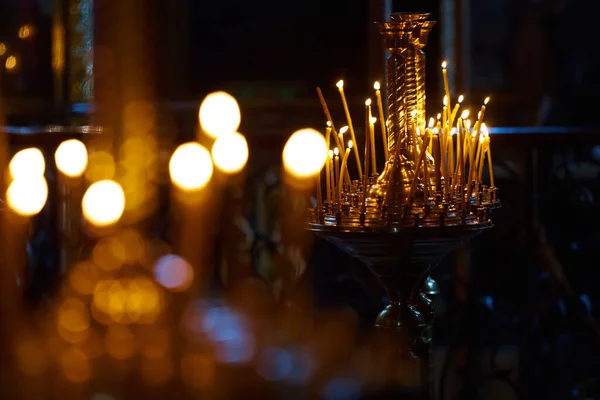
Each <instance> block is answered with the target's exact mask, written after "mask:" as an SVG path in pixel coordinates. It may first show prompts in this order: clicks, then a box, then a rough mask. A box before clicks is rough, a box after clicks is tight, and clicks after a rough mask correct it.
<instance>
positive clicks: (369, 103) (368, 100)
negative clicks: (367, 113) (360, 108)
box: [365, 99, 371, 107]
mask: <svg viewBox="0 0 600 400" xmlns="http://www.w3.org/2000/svg"><path fill="white" fill-rule="evenodd" d="M370 105H371V99H367V100H366V101H365V106H367V107H368V106H370Z"/></svg>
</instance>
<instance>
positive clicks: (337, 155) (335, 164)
mask: <svg viewBox="0 0 600 400" xmlns="http://www.w3.org/2000/svg"><path fill="white" fill-rule="evenodd" d="M333 154H334V157H333V177H334V179H333V183H334V184H336V183H338V179H339V176H340V150H339V149H338V148H337V147H336V148H335V149H333ZM341 191H342V188H341V187H340V186H339V185H338V186H336V187H335V198H336V199H337V198H339V193H340V192H341Z"/></svg>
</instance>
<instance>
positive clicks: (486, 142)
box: [477, 134, 489, 182]
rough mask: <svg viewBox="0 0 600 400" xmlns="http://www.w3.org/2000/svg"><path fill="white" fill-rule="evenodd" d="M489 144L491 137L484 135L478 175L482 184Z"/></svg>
mask: <svg viewBox="0 0 600 400" xmlns="http://www.w3.org/2000/svg"><path fill="white" fill-rule="evenodd" d="M488 144H489V137H488V136H487V135H486V134H484V135H483V144H482V145H481V154H480V156H479V171H478V173H477V180H478V181H479V182H481V180H482V179H483V165H484V164H485V156H486V152H487V147H488Z"/></svg>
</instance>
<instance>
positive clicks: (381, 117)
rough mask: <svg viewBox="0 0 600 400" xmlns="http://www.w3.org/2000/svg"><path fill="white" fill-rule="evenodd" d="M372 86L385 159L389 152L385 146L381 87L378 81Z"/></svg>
mask: <svg viewBox="0 0 600 400" xmlns="http://www.w3.org/2000/svg"><path fill="white" fill-rule="evenodd" d="M373 88H374V89H375V97H376V98H377V108H378V110H379V125H381V140H382V143H383V154H384V155H385V160H386V161H387V160H389V158H390V154H389V150H388V146H387V130H386V124H385V118H384V116H383V102H382V101H381V90H379V89H380V88H381V87H380V85H379V82H375V83H374V84H373Z"/></svg>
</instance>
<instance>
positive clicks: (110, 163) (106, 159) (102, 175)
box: [85, 151, 115, 182]
mask: <svg viewBox="0 0 600 400" xmlns="http://www.w3.org/2000/svg"><path fill="white" fill-rule="evenodd" d="M88 157H89V159H88V166H87V168H86V170H85V178H86V179H87V180H88V181H90V182H96V181H102V180H105V179H113V178H114V176H115V161H114V159H113V156H112V155H111V154H110V153H109V152H106V151H94V152H92V153H90V154H89V156H88Z"/></svg>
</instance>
